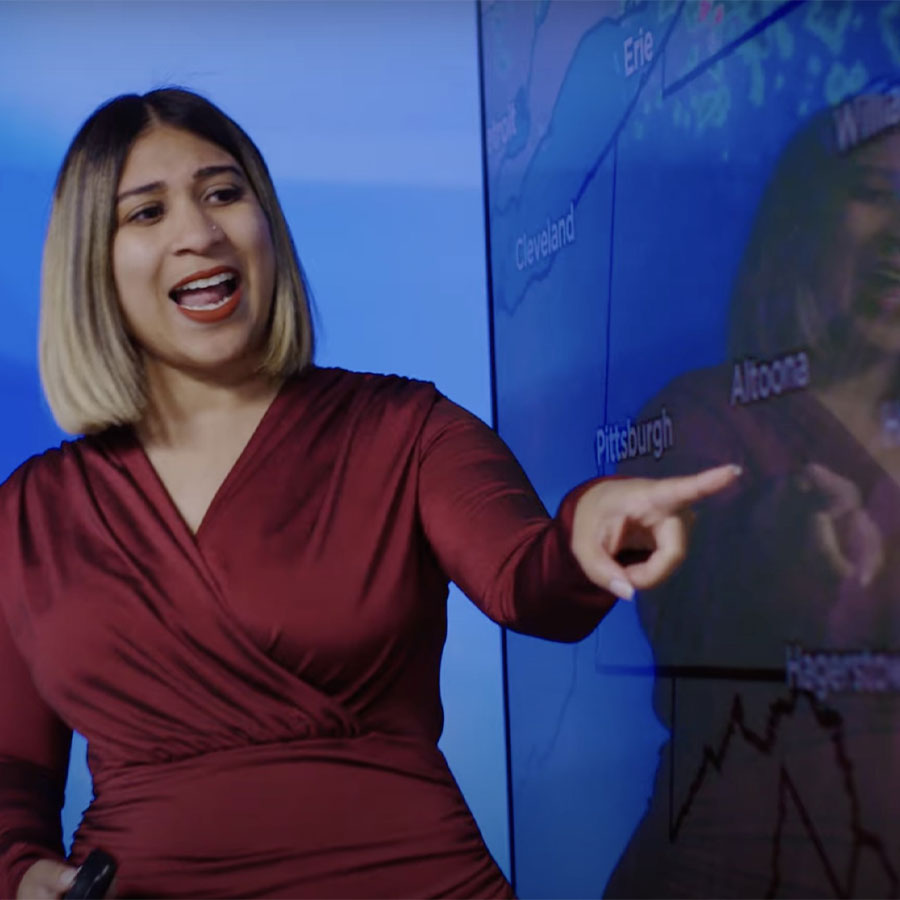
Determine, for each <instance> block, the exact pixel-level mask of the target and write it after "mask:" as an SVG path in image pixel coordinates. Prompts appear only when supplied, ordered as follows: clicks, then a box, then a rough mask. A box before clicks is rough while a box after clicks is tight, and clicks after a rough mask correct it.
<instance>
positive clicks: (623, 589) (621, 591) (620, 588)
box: [609, 578, 634, 600]
mask: <svg viewBox="0 0 900 900" xmlns="http://www.w3.org/2000/svg"><path fill="white" fill-rule="evenodd" d="M609 589H610V590H611V591H612V592H613V593H614V594H615V595H616V596H617V597H619V598H620V599H622V600H631V599H632V598H633V597H634V588H633V587H632V586H631V585H630V584H629V583H628V582H627V581H625V580H624V579H622V578H613V580H612V581H611V582H610V583H609Z"/></svg>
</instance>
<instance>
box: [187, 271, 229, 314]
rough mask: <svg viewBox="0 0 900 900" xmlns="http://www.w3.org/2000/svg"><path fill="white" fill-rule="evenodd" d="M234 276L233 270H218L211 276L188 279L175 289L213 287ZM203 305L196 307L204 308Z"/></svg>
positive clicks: (196, 289)
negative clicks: (193, 279)
mask: <svg viewBox="0 0 900 900" xmlns="http://www.w3.org/2000/svg"><path fill="white" fill-rule="evenodd" d="M234 278H235V275H234V273H233V272H220V273H219V274H218V275H213V276H212V277H211V278H197V279H196V280H195V281H189V282H188V283H187V284H182V285H180V286H179V287H178V288H176V290H179V291H199V290H200V289H201V288H208V287H214V286H215V285H217V284H222V282H223V281H232V280H233V279H234ZM204 308H205V307H199V306H198V307H197V309H204Z"/></svg>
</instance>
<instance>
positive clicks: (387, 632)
mask: <svg viewBox="0 0 900 900" xmlns="http://www.w3.org/2000/svg"><path fill="white" fill-rule="evenodd" d="M582 489H583V488H580V489H576V490H575V491H573V492H572V493H571V494H570V495H569V496H568V497H566V499H565V500H564V501H563V503H562V505H561V508H560V511H559V513H558V514H557V516H556V517H555V518H552V519H551V518H549V517H548V516H547V514H546V512H545V510H544V508H543V506H542V505H541V503H540V501H539V500H538V498H537V497H536V495H535V493H534V491H533V489H532V488H531V486H530V485H529V483H528V481H527V479H526V477H525V476H524V474H523V473H522V471H521V469H520V468H519V466H518V464H517V463H516V462H515V460H514V459H513V457H512V456H511V454H510V453H509V451H508V450H507V449H506V447H505V446H504V445H503V443H502V442H501V441H500V440H499V439H498V438H497V437H496V435H495V434H494V433H493V432H492V431H491V430H490V429H489V428H487V427H486V426H485V425H484V424H482V423H481V422H480V421H479V420H477V419H476V418H475V417H473V416H471V415H470V414H468V413H466V412H465V411H464V410H462V409H461V408H460V407H458V406H456V405H455V404H453V403H451V402H450V401H449V400H447V399H446V398H444V397H443V396H442V395H441V394H440V393H439V392H438V391H437V390H436V389H435V388H434V387H433V386H432V385H429V384H425V383H422V382H415V381H411V380H407V379H403V378H399V377H389V376H376V375H365V374H358V373H351V372H347V371H345V370H341V369H324V368H314V367H311V368H309V369H308V370H306V372H304V373H303V374H302V375H300V376H298V377H296V378H293V379H290V380H289V381H287V382H286V383H285V385H284V386H283V387H282V389H281V390H280V392H279V394H278V395H277V397H276V398H275V400H274V401H273V402H272V404H271V406H270V407H269V409H268V410H267V412H266V414H265V415H264V417H263V419H262V420H261V422H260V424H259V426H258V428H257V429H256V431H255V432H254V434H253V436H252V438H251V439H250V441H249V443H248V444H247V446H246V448H245V449H244V451H243V453H242V454H241V456H240V457H239V459H238V460H237V462H236V463H235V465H234V467H233V469H232V470H231V471H230V473H229V474H228V476H227V477H226V479H225V480H224V482H223V484H222V486H221V488H220V489H219V491H218V492H217V494H216V496H215V497H214V499H213V501H212V503H211V505H210V507H209V510H208V511H207V514H206V516H205V518H204V519H203V522H202V524H201V526H200V528H199V530H198V532H197V533H196V535H194V534H192V533H191V532H190V530H189V529H188V528H187V526H186V525H185V523H184V521H183V520H182V518H181V517H180V515H179V514H178V512H177V509H176V508H175V506H174V504H173V503H172V502H171V499H170V498H169V496H168V495H167V493H166V491H165V489H164V487H163V485H162V483H161V482H160V480H159V478H158V477H157V476H156V474H155V472H154V470H153V468H152V465H151V464H150V462H149V460H148V458H147V456H146V454H145V453H144V451H143V449H142V448H141V447H140V445H139V444H138V442H137V440H136V438H135V436H134V433H133V431H132V430H131V429H116V430H111V431H108V432H105V433H103V434H101V435H98V436H93V437H88V438H82V439H79V440H76V441H72V442H69V443H65V444H63V446H62V447H61V448H59V449H55V450H52V451H48V452H47V453H45V454H43V455H41V456H39V457H35V458H33V459H31V460H29V461H28V462H26V463H25V464H23V466H21V467H20V468H19V469H18V470H17V471H16V472H15V473H14V474H13V475H12V476H11V477H10V478H9V479H8V480H7V482H6V483H5V484H4V485H3V486H2V489H0V554H2V558H0V609H2V613H3V615H0V894H2V895H4V896H8V895H12V894H14V893H15V889H16V886H17V884H18V881H19V879H20V878H21V876H22V875H23V873H24V872H25V870H26V869H27V868H28V866H29V865H31V864H32V863H33V861H34V860H35V859H38V858H41V857H47V856H50V857H60V854H61V852H62V848H61V845H60V824H59V810H60V803H61V799H62V791H63V785H64V779H65V766H66V756H67V749H68V745H69V739H70V733H71V729H76V730H78V731H80V732H81V733H82V734H84V735H85V736H86V737H87V739H88V746H89V764H90V768H91V772H92V775H93V779H94V790H95V797H94V799H93V802H92V803H91V805H90V807H89V808H88V810H87V811H86V813H85V815H84V819H83V822H82V824H81V826H80V827H79V829H78V831H77V834H76V837H75V843H74V848H73V854H72V858H73V860H74V861H75V862H76V863H77V862H79V861H80V860H82V859H83V858H84V856H85V855H86V854H87V853H88V852H89V850H90V849H91V848H93V847H102V848H103V849H105V850H107V851H108V852H110V853H112V854H113V855H114V856H115V857H116V858H117V860H118V861H119V864H120V873H119V885H118V886H119V896H124V897H129V896H131V897H137V896H154V897H163V896H197V897H199V896H210V897H212V896H215V897H227V896H242V897H247V896H293V897H300V896H317V897H405V896H410V897H426V896H457V897H460V896H481V897H488V896H507V895H509V893H510V889H509V885H508V884H507V882H506V881H505V879H504V877H503V875H502V873H501V872H500V870H499V869H498V867H497V866H496V864H495V862H494V860H493V859H492V858H491V857H490V854H489V853H488V851H487V849H486V848H485V845H484V843H483V841H482V839H481V836H480V834H479V832H478V829H477V827H476V825H475V822H474V820H473V818H472V816H471V814H470V812H469V810H468V809H467V807H466V805H465V802H464V801H463V798H462V796H461V793H460V791H459V789H458V787H457V785H456V784H455V782H454V780H453V777H452V775H451V773H450V771H449V769H448V766H447V763H446V761H445V759H444V757H443V755H442V754H441V753H440V751H439V750H438V748H437V741H438V738H439V736H440V733H441V728H442V708H441V703H440V695H439V667H440V657H441V651H442V647H443V643H444V639H445V632H446V605H445V604H446V597H447V588H448V580H452V581H454V582H456V583H457V584H458V585H459V586H460V588H461V589H462V590H463V591H464V592H465V593H466V594H467V595H468V596H469V597H470V598H471V599H472V600H473V601H474V602H475V603H476V604H478V605H479V606H480V607H481V608H482V609H483V610H484V611H485V612H486V613H487V614H488V615H489V616H490V617H491V618H492V619H494V620H495V621H496V622H499V623H500V624H502V625H505V626H508V627H511V628H514V629H517V630H520V631H523V632H526V633H530V634H535V635H541V636H544V637H546V638H550V639H554V640H562V641H572V640H578V639H580V638H583V637H584V636H585V635H587V634H588V633H589V632H590V631H591V630H592V629H593V628H594V627H595V625H596V624H597V622H598V621H599V620H600V619H601V618H602V616H603V615H604V614H605V613H606V611H608V609H609V608H610V606H611V605H612V603H613V598H612V597H611V596H610V595H609V594H607V593H605V592H603V591H600V590H598V589H597V588H595V587H594V586H593V585H591V584H590V582H588V581H587V579H586V578H585V577H584V575H583V574H582V572H581V570H580V568H579V566H578V564H577V562H576V561H575V559H574V557H573V556H572V554H571V551H570V548H569V543H570V534H571V521H572V516H573V513H574V507H575V503H576V501H577V498H578V496H579V495H580V491H581V490H582Z"/></svg>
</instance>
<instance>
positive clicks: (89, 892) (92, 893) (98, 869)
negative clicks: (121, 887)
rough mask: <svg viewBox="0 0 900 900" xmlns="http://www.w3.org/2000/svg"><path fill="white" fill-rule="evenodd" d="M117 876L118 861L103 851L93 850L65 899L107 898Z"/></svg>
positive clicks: (66, 893) (82, 865)
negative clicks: (107, 893)
mask: <svg viewBox="0 0 900 900" xmlns="http://www.w3.org/2000/svg"><path fill="white" fill-rule="evenodd" d="M115 874H116V861H115V860H114V859H113V858H112V857H111V856H110V855H109V854H108V853H104V851H103V850H91V852H90V853H89V854H88V857H87V859H86V860H85V861H84V862H83V863H82V864H81V867H80V868H79V869H78V874H77V875H76V876H75V881H74V882H72V887H70V888H69V889H68V890H67V891H66V892H65V894H63V897H65V898H66V900H69V898H78V900H80V898H90V897H105V896H106V892H107V891H108V890H109V886H110V885H111V884H112V880H113V877H114V876H115Z"/></svg>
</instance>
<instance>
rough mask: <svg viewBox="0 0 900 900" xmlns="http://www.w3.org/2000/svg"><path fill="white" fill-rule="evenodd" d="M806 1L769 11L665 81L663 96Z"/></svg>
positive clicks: (792, 1) (789, 2)
mask: <svg viewBox="0 0 900 900" xmlns="http://www.w3.org/2000/svg"><path fill="white" fill-rule="evenodd" d="M804 3H806V0H787V2H786V3H785V4H784V5H783V6H780V7H779V8H778V9H776V10H775V12H772V13H769V15H767V16H764V17H763V18H762V19H760V20H759V21H758V22H757V23H756V24H755V25H751V26H750V27H749V28H748V29H747V30H746V31H745V32H744V33H743V34H740V35H738V36H737V37H736V38H734V39H733V40H731V41H729V42H728V43H727V44H726V45H725V46H724V47H721V48H720V49H719V50H717V51H716V52H715V53H714V54H713V55H712V56H710V57H709V58H708V59H705V60H703V62H702V63H700V64H699V65H698V66H695V67H694V68H693V69H691V70H690V71H689V72H686V73H685V74H684V75H682V76H681V77H680V78H676V79H675V81H673V82H672V83H671V84H670V85H667V84H665V82H663V89H662V95H663V98H668V97H669V96H671V95H672V94H674V93H675V92H676V91H679V90H681V88H683V87H684V86H685V85H686V84H689V83H690V82H691V81H693V80H694V79H695V78H699V77H700V76H701V75H702V74H703V73H704V72H705V71H706V70H707V69H710V68H712V66H714V65H715V64H716V63H717V62H718V61H719V60H720V59H724V58H725V57H726V56H729V55H731V54H732V53H734V51H735V50H737V48H738V47H740V46H741V44H745V43H746V42H747V41H749V40H752V39H753V38H755V37H756V36H757V35H758V34H760V33H761V32H763V31H765V30H766V29H767V28H768V27H769V26H771V25H774V24H775V23H776V22H777V21H778V20H779V19H783V18H784V17H785V16H786V15H788V14H789V13H791V12H793V11H794V10H795V9H797V8H798V7H800V6H802V5H803V4H804Z"/></svg>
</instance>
